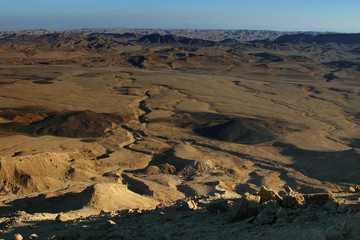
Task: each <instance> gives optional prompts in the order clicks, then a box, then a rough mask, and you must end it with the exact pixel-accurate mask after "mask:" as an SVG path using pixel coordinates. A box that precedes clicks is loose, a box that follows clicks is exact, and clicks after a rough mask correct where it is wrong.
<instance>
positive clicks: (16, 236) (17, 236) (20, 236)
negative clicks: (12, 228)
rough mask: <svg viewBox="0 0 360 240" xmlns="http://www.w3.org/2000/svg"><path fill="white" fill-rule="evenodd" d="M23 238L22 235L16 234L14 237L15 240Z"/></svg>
mask: <svg viewBox="0 0 360 240" xmlns="http://www.w3.org/2000/svg"><path fill="white" fill-rule="evenodd" d="M23 239H24V238H23V236H22V235H21V234H15V235H14V240H23Z"/></svg>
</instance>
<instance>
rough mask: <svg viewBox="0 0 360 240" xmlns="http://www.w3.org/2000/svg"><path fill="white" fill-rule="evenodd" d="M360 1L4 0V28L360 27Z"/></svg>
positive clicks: (0, 21) (0, 26)
mask: <svg viewBox="0 0 360 240" xmlns="http://www.w3.org/2000/svg"><path fill="white" fill-rule="evenodd" d="M359 9H360V1H357V0H348V1H346V2H337V1H325V0H317V1H310V0H304V1H302V2H287V1H284V0H273V1H265V0H254V1H251V2H249V1H241V0H240V1H235V0H229V1H226V2H221V3H219V2H218V1H214V0H209V1H204V0H200V1H189V0H184V1H182V2H176V3H173V2H168V1H164V0H158V1H152V2H148V1H145V0H135V1H124V0H118V1H115V0H105V1H102V2H101V3H99V2H98V1H95V0H87V1H85V0H78V1H69V0H63V1H57V0H55V1H51V2H49V1H45V0H34V1H31V2H29V1H26V0H2V1H1V3H0V31H14V30H31V29H47V30H55V31H64V30H71V29H82V28H148V29H154V28H157V29H224V30H237V29H248V30H273V31H316V32H317V31H321V32H344V33H357V32H360V25H359V24H358V23H359V22H360V10H359Z"/></svg>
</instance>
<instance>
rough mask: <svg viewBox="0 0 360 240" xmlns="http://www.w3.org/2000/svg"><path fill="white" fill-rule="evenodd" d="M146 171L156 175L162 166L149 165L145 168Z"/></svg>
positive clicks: (148, 173)
mask: <svg viewBox="0 0 360 240" xmlns="http://www.w3.org/2000/svg"><path fill="white" fill-rule="evenodd" d="M145 173H146V174H147V175H155V174H159V173H161V170H160V168H159V167H158V166H148V167H147V168H146V169H145Z"/></svg>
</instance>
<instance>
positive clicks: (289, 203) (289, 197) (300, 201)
mask: <svg viewBox="0 0 360 240" xmlns="http://www.w3.org/2000/svg"><path fill="white" fill-rule="evenodd" d="M304 204H305V199H304V197H303V196H302V194H300V193H297V192H294V191H293V190H292V189H291V188H290V187H285V195H284V196H283V197H282V201H281V205H282V206H284V207H286V208H297V207H299V206H302V205H304Z"/></svg>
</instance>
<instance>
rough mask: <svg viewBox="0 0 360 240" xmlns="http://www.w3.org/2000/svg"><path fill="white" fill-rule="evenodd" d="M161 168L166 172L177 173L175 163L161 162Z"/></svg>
mask: <svg viewBox="0 0 360 240" xmlns="http://www.w3.org/2000/svg"><path fill="white" fill-rule="evenodd" d="M159 169H160V170H161V171H162V172H163V173H165V174H175V173H176V168H175V167H174V166H173V165H171V164H168V163H165V164H160V165H159Z"/></svg>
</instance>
